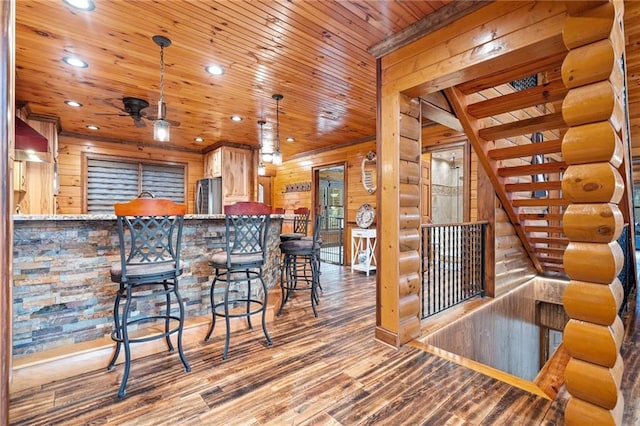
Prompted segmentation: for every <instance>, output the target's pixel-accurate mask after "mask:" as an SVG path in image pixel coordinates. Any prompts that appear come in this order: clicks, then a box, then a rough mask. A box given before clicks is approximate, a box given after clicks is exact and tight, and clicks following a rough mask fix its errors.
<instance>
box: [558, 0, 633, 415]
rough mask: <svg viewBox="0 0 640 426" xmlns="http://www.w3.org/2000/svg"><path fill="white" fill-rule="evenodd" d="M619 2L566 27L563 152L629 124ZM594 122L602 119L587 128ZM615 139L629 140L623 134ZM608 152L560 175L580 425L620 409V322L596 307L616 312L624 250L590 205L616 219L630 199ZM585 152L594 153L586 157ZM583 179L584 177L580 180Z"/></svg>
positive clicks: (571, 407) (570, 405)
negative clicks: (565, 201)
mask: <svg viewBox="0 0 640 426" xmlns="http://www.w3.org/2000/svg"><path fill="white" fill-rule="evenodd" d="M623 7H624V6H623V4H622V2H610V3H609V4H607V5H602V6H599V7H597V8H589V9H587V10H582V9H580V10H577V11H574V10H573V9H570V14H569V16H568V17H567V19H566V22H565V27H564V40H565V43H566V45H567V48H569V49H570V52H569V54H568V55H567V58H566V59H565V63H564V64H563V72H562V77H563V81H564V82H565V85H566V86H567V87H569V88H570V90H569V92H568V93H567V97H566V98H565V101H564V103H563V106H562V114H563V116H564V117H565V121H566V123H567V124H568V125H569V126H570V127H571V128H576V132H572V131H571V130H572V129H569V131H568V132H567V133H566V134H565V137H566V136H567V135H569V136H570V138H567V144H568V146H567V147H566V148H563V151H564V150H567V151H568V152H571V151H572V150H573V149H574V147H575V146H574V145H575V143H576V139H582V140H589V139H591V138H594V137H598V135H599V134H601V133H602V132H597V131H594V132H593V133H590V132H588V131H585V127H586V128H587V130H598V129H606V126H607V125H611V127H612V128H613V129H614V130H615V132H621V131H622V132H623V133H624V132H625V131H624V130H622V129H623V128H624V129H626V123H625V115H624V113H623V112H621V111H624V108H623V107H622V102H624V100H622V99H621V97H620V93H621V92H622V91H623V90H624V87H622V82H620V81H618V79H617V78H613V79H612V78H611V76H615V75H616V74H617V72H616V70H615V69H614V68H616V67H620V65H619V64H620V59H621V58H622V57H623V53H624V47H622V48H621V49H619V50H618V49H617V48H616V47H615V46H616V44H619V41H618V39H619V38H620V37H619V36H616V35H615V34H616V33H617V32H618V31H621V30H620V29H621V28H623V27H622V20H623V18H622V10H623ZM612 34H613V36H612ZM612 47H613V48H612ZM614 52H615V53H614ZM598 122H601V123H602V124H599V125H597V126H593V125H592V126H588V127H587V126H585V125H588V124H591V123H598ZM609 133H611V132H609ZM615 139H616V138H615V137H613V138H612V137H606V138H604V141H613V143H614V145H615V143H616V141H615ZM620 139H622V140H623V141H624V142H623V143H627V142H626V141H627V138H625V137H621V138H620ZM609 145H611V144H609ZM609 152H610V153H611V156H610V157H609V158H606V159H602V158H601V157H602V155H601V153H599V152H598V151H595V150H588V151H586V152H585V153H584V154H583V155H582V156H581V157H578V158H573V159H572V163H571V165H569V167H568V168H567V170H566V172H565V174H564V176H563V179H562V189H563V193H566V194H567V197H568V198H569V199H570V201H571V205H570V206H569V207H568V214H569V219H570V220H567V221H565V222H564V224H563V226H564V227H565V229H566V231H565V234H566V235H567V236H568V238H569V240H570V243H569V245H568V246H567V249H566V251H565V253H564V257H563V260H564V268H565V271H566V273H567V275H568V276H569V278H570V279H571V282H570V283H569V285H568V287H567V289H566V291H565V296H566V298H567V299H566V304H567V306H568V309H567V313H568V314H569V316H570V318H571V319H570V320H569V322H568V323H567V325H566V326H565V329H564V345H565V348H566V349H567V351H568V353H569V355H570V356H571V358H570V360H569V363H568V365H567V371H566V375H565V377H566V380H567V384H566V387H567V390H568V392H569V395H570V398H569V400H568V402H567V404H566V406H565V411H564V416H565V421H566V422H567V424H569V425H573V424H576V425H577V424H584V423H585V422H596V423H597V424H606V425H619V424H622V414H623V411H624V408H623V407H624V401H623V400H622V397H621V392H620V376H621V372H622V370H623V368H624V366H623V363H622V359H621V357H620V353H619V352H620V346H621V345H622V338H623V335H624V326H623V324H622V321H621V319H620V317H618V316H617V315H614V316H613V317H612V316H611V315H604V316H603V315H602V313H603V310H602V309H597V307H600V308H602V307H605V306H608V307H609V308H610V309H605V310H604V311H607V310H608V311H611V310H613V311H615V312H617V310H618V309H619V306H615V305H616V304H617V303H619V302H620V301H619V300H618V298H617V297H616V291H617V290H616V287H617V286H616V284H615V281H616V280H617V275H618V274H619V273H620V270H621V269H622V266H623V263H624V254H623V251H622V249H621V248H620V246H619V245H618V243H617V241H616V238H617V235H616V234H617V229H618V228H620V226H619V225H616V224H615V223H613V224H612V226H611V227H609V228H610V229H609V230H608V231H606V232H605V233H604V234H603V235H598V236H595V233H597V230H596V229H595V227H596V226H598V225H600V224H601V223H600V222H599V221H598V220H597V219H596V217H597V216H599V214H600V212H601V211H602V210H603V208H597V207H595V204H598V203H601V204H603V207H604V205H607V206H609V207H610V211H611V213H612V216H613V219H614V222H615V216H617V215H618V214H617V212H614V211H615V210H618V205H619V204H620V202H621V198H622V197H623V194H624V195H625V196H626V197H630V195H629V194H630V191H626V190H627V188H626V182H625V179H623V178H622V177H621V176H620V173H618V171H617V168H616V166H615V165H614V164H613V163H614V162H618V161H619V158H617V157H616V156H615V152H616V149H610V150H609ZM588 153H589V154H592V155H593V156H592V157H589V155H588ZM596 158H597V159H596ZM579 160H581V161H579ZM587 176H588V179H587V180H588V181H587V182H579V180H580V179H581V178H585V177H587ZM594 176H595V177H597V182H596V181H594V179H593V177H594ZM594 184H595V186H594ZM625 202H626V201H625ZM594 207H595V208H594ZM592 218H593V219H595V220H591V219H592ZM618 220H619V219H618ZM589 228H591V229H589ZM590 234H592V236H591V238H590ZM606 236H609V238H608V239H607V238H606ZM581 257H582V258H581ZM585 257H586V258H587V259H588V261H585V259H584V258H585ZM592 286H601V287H602V288H601V290H603V291H594V292H592V293H591V294H590V296H589V297H585V296H584V291H583V290H584V289H585V288H592ZM618 291H619V290H618ZM611 305H614V306H611ZM591 311H593V314H592V313H591ZM607 319H608V321H606V320H607Z"/></svg>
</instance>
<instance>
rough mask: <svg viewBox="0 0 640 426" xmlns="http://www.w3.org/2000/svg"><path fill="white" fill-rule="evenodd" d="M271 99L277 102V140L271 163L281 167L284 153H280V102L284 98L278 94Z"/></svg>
mask: <svg viewBox="0 0 640 426" xmlns="http://www.w3.org/2000/svg"><path fill="white" fill-rule="evenodd" d="M271 97H272V98H273V99H275V101H276V140H275V144H274V149H273V157H272V160H271V161H272V162H273V164H275V165H276V166H279V165H280V164H282V153H281V152H280V100H282V98H284V96H282V95H280V94H278V93H276V94H275V95H273V96H271Z"/></svg>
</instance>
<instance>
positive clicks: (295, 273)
mask: <svg viewBox="0 0 640 426" xmlns="http://www.w3.org/2000/svg"><path fill="white" fill-rule="evenodd" d="M321 223H322V215H320V214H316V216H315V218H314V222H313V235H312V237H311V238H302V239H299V240H288V241H283V242H282V243H281V244H280V251H281V253H282V255H283V257H284V259H283V262H282V266H281V270H280V288H281V290H282V301H281V304H280V309H278V314H277V315H278V316H280V315H281V314H282V309H283V308H284V305H285V304H286V303H287V300H289V297H290V295H291V293H293V292H294V291H297V290H310V291H311V308H312V309H313V315H314V316H315V317H318V311H317V309H316V305H318V304H319V303H320V298H319V295H318V289H319V288H320V248H321V246H322V242H321V240H320V227H321V226H320V225H321ZM301 282H304V283H305V287H299V283H301Z"/></svg>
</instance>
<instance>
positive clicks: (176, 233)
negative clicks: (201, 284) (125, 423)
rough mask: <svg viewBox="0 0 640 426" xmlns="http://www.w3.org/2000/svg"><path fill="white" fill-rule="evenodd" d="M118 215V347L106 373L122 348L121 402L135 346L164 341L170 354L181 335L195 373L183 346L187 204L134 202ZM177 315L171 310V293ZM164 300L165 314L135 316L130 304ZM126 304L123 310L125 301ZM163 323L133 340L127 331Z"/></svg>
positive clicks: (115, 333) (114, 271) (114, 276)
mask: <svg viewBox="0 0 640 426" xmlns="http://www.w3.org/2000/svg"><path fill="white" fill-rule="evenodd" d="M114 210H115V213H116V216H117V225H118V238H119V243H120V262H117V263H114V264H113V265H112V267H111V281H113V282H117V283H119V288H118V291H117V293H116V299H115V302H114V308H113V319H114V329H113V332H112V333H111V338H112V339H113V340H114V341H115V342H116V347H115V350H114V353H113V356H112V357H111V361H110V362H109V366H108V370H109V371H111V370H113V369H114V367H115V364H116V361H117V359H118V356H119V354H120V350H121V348H122V347H124V355H125V361H124V373H123V376H122V382H121V384H120V388H119V390H118V397H119V398H123V397H124V396H125V392H126V385H127V381H128V379H129V372H130V369H131V348H130V344H131V343H138V342H147V341H151V340H156V339H161V338H164V339H165V341H166V343H167V347H168V348H169V351H170V352H173V351H174V350H175V349H174V347H173V344H172V342H171V335H172V334H177V344H178V353H179V356H180V360H181V361H182V364H183V365H184V369H185V372H189V371H191V366H190V365H189V363H188V362H187V359H186V357H185V355H184V351H183V348H182V331H183V326H184V317H185V311H184V303H183V301H182V297H181V296H180V292H179V291H178V277H179V276H180V275H182V271H183V268H182V266H181V265H180V250H181V240H182V227H183V224H184V214H185V212H186V206H185V205H184V204H178V203H174V202H173V201H171V200H168V199H161V198H136V199H134V200H132V201H130V202H128V203H118V204H115V205H114ZM172 294H173V295H174V296H175V299H176V301H177V305H178V312H177V313H172V312H171V299H172V297H171V295H172ZM162 296H164V303H165V309H164V312H160V311H156V312H151V313H149V314H146V315H141V316H137V317H134V318H132V317H131V310H132V303H133V302H134V301H135V302H136V308H137V307H138V306H137V305H138V302H143V301H144V300H145V299H153V298H159V297H162ZM123 300H124V302H125V303H124V306H122V302H123ZM158 321H162V323H163V331H162V332H160V333H155V332H154V333H152V334H149V335H146V336H142V337H133V338H132V337H130V336H129V327H130V326H138V325H142V324H144V323H150V322H158Z"/></svg>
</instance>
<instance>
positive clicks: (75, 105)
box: [64, 101, 82, 108]
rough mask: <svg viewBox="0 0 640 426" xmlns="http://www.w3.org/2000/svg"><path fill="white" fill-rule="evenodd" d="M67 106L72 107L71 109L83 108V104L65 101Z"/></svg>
mask: <svg viewBox="0 0 640 426" xmlns="http://www.w3.org/2000/svg"><path fill="white" fill-rule="evenodd" d="M64 103H65V104H67V105H69V106H71V107H76V108H79V107H81V106H82V104H81V103H80V102H77V101H64Z"/></svg>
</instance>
